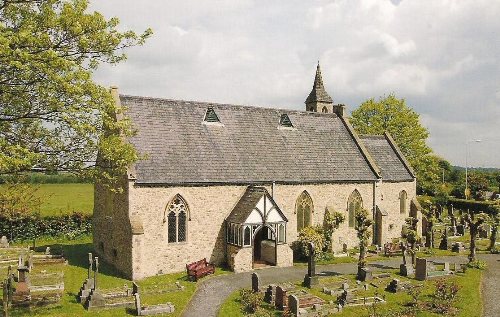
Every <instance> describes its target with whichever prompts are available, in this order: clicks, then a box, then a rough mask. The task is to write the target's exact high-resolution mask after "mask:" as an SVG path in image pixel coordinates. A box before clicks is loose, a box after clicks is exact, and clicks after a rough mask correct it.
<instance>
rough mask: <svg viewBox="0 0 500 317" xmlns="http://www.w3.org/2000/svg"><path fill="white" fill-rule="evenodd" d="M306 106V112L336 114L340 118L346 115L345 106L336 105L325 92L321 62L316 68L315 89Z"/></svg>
mask: <svg viewBox="0 0 500 317" xmlns="http://www.w3.org/2000/svg"><path fill="white" fill-rule="evenodd" d="M305 104H306V111H312V112H322V113H336V114H337V115H338V116H343V115H344V108H345V107H344V105H334V104H333V99H332V97H330V95H329V94H328V93H327V92H326V90H325V86H324V85H323V78H322V77H321V68H320V66H319V62H318V66H317V67H316V76H315V77H314V84H313V88H312V90H311V92H310V93H309V96H307V99H306V101H305Z"/></svg>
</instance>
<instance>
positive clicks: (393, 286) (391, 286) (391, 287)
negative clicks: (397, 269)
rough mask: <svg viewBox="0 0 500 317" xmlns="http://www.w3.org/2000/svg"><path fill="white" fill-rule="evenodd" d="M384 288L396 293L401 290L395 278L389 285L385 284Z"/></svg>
mask: <svg viewBox="0 0 500 317" xmlns="http://www.w3.org/2000/svg"><path fill="white" fill-rule="evenodd" d="M386 290H387V291H388V292H391V293H396V292H398V291H400V290H401V284H400V282H399V280H398V279H397V278H395V279H393V280H392V281H391V282H390V283H389V285H387V288H386Z"/></svg>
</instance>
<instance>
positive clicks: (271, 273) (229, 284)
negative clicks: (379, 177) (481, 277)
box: [182, 256, 500, 317]
mask: <svg viewBox="0 0 500 317" xmlns="http://www.w3.org/2000/svg"><path fill="white" fill-rule="evenodd" d="M430 259H432V260H438V261H439V260H441V261H448V262H457V263H458V262H461V263H464V262H466V258H465V257H463V256H451V257H433V258H430ZM400 263H401V258H399V257H398V258H394V259H393V260H387V261H380V262H373V263H369V264H368V266H370V267H373V268H375V269H377V270H384V269H394V268H399V264H400ZM497 265H498V264H497ZM356 271H357V266H356V263H343V264H332V265H319V266H317V267H316V272H317V274H318V275H320V274H326V275H337V274H355V273H356ZM256 272H258V273H259V276H260V280H261V283H262V285H267V284H272V283H282V282H294V281H301V280H302V279H303V278H304V275H305V274H306V272H307V266H300V267H297V266H294V267H287V268H276V267H272V268H267V269H261V270H257V271H256ZM497 273H498V272H497ZM251 274H252V272H246V273H237V274H228V275H221V276H215V277H209V278H205V279H204V280H203V281H202V282H200V284H199V285H198V289H197V290H196V292H195V294H194V295H193V298H192V299H191V301H190V302H189V304H188V305H187V307H186V309H185V310H184V313H183V314H182V316H183V317H201V316H203V317H215V316H217V312H218V311H219V308H220V306H221V305H222V303H223V302H224V301H225V300H226V298H227V297H228V296H229V295H230V294H231V293H232V292H234V291H236V290H237V289H240V288H244V287H246V288H250V287H251ZM497 294H498V290H497ZM492 300H493V299H492ZM497 305H498V303H497ZM485 316H500V315H485Z"/></svg>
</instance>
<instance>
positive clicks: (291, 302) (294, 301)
mask: <svg viewBox="0 0 500 317" xmlns="http://www.w3.org/2000/svg"><path fill="white" fill-rule="evenodd" d="M299 306H300V302H299V298H298V297H297V296H295V295H290V296H288V307H289V310H290V312H291V313H292V314H293V315H294V316H299Z"/></svg>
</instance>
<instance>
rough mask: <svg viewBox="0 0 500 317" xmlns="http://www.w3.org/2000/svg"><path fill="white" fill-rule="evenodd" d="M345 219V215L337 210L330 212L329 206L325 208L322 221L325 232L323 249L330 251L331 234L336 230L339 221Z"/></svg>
mask: <svg viewBox="0 0 500 317" xmlns="http://www.w3.org/2000/svg"><path fill="white" fill-rule="evenodd" d="M344 221H345V216H344V215H343V214H342V213H340V212H338V211H333V212H331V211H330V209H329V208H326V210H325V219H324V221H323V232H324V234H325V250H326V251H327V252H332V247H333V246H332V244H333V243H332V235H333V232H334V231H335V230H337V229H338V228H339V226H340V224H341V223H343V222H344Z"/></svg>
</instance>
